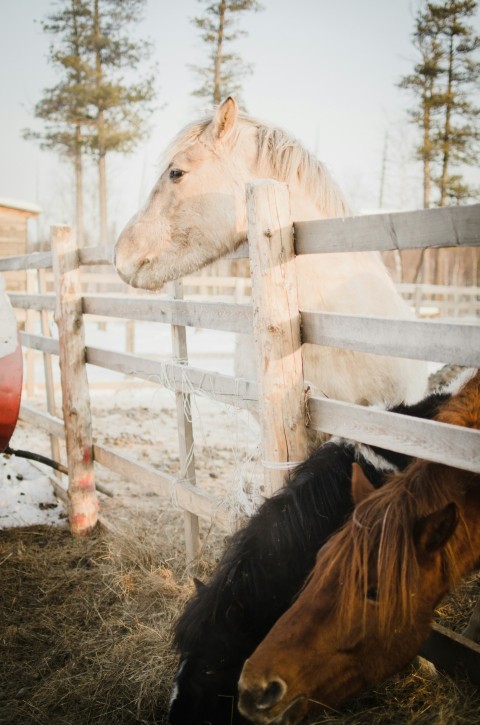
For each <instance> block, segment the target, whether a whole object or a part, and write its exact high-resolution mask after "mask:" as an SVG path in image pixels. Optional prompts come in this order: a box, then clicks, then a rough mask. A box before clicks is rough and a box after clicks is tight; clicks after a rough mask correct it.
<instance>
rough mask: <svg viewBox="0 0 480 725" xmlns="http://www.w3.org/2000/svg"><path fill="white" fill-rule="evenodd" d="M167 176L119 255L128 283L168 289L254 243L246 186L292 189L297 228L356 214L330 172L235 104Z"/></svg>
mask: <svg viewBox="0 0 480 725" xmlns="http://www.w3.org/2000/svg"><path fill="white" fill-rule="evenodd" d="M166 156H167V162H166V164H165V169H164V171H163V173H162V174H161V176H160V178H159V179H158V181H157V183H156V184H155V186H154V188H153V190H152V192H151V194H150V197H149V199H148V201H147V203H146V205H145V206H144V208H143V209H142V210H141V211H139V212H138V213H137V214H136V215H135V216H134V217H133V219H131V220H130V221H129V222H128V224H127V226H126V227H125V229H124V230H123V232H122V233H121V235H120V237H119V239H118V241H117V244H116V248H115V265H116V268H117V271H118V273H119V274H120V276H121V277H122V278H123V279H124V280H125V281H126V282H128V284H130V285H132V286H134V287H142V288H145V289H160V288H161V287H162V285H163V284H164V283H165V282H167V281H169V280H172V279H176V278H178V277H181V276H183V275H185V274H188V273H190V272H192V271H194V270H197V269H198V268H200V267H202V266H203V265H205V264H207V263H208V262H211V261H213V260H214V259H217V258H218V257H221V256H223V255H224V254H226V253H227V252H230V251H233V250H234V249H235V248H236V247H237V246H238V245H239V244H240V243H241V242H243V241H244V240H245V239H246V231H247V220H246V202H245V184H246V183H248V182H249V181H252V180H253V179H258V178H275V179H278V180H281V181H286V182H287V183H288V184H289V187H290V193H291V205H292V213H293V216H294V218H295V219H296V220H305V219H308V218H318V217H322V216H339V215H344V214H347V213H348V210H347V206H346V203H345V201H344V199H343V198H342V196H341V194H340V192H339V190H338V189H337V187H336V186H335V184H334V183H333V181H332V179H331V178H330V177H329V175H328V173H327V172H326V170H325V168H324V167H323V165H322V164H321V163H320V162H319V161H317V160H316V159H315V158H314V157H313V156H312V155H311V154H309V153H308V152H307V151H306V150H305V149H304V148H303V147H302V146H301V145H300V144H299V143H298V142H297V141H295V140H294V139H292V138H291V137H289V136H288V135H287V134H286V133H285V132H283V131H281V130H279V129H275V128H271V127H269V126H267V125H265V124H262V123H261V122H259V121H256V120H254V119H252V118H249V117H247V116H243V115H240V114H239V112H238V107H237V104H236V102H235V100H234V99H233V98H231V97H229V98H227V100H226V101H225V102H224V103H223V104H222V105H221V106H220V107H219V108H218V109H217V111H216V113H215V114H214V116H213V118H211V119H208V120H206V121H201V122H198V123H194V124H191V125H189V126H187V127H186V128H185V129H183V131H181V132H180V134H179V135H178V136H177V138H176V139H175V140H174V141H173V143H172V144H171V146H170V147H169V148H168V149H167V152H166Z"/></svg>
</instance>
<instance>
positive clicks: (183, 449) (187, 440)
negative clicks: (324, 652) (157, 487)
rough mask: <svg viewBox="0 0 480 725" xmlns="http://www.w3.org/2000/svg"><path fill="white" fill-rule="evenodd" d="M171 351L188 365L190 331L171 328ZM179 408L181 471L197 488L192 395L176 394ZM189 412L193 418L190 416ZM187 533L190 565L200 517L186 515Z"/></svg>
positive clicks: (179, 292) (176, 286) (179, 285)
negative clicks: (188, 335)
mask: <svg viewBox="0 0 480 725" xmlns="http://www.w3.org/2000/svg"><path fill="white" fill-rule="evenodd" d="M172 287H173V296H174V298H175V299H177V300H181V299H183V282H182V280H181V279H177V280H175V281H174V282H173V283H172ZM172 348H173V354H174V357H175V359H176V361H177V362H179V363H181V364H183V365H188V352H187V332H186V329H185V327H183V326H181V325H172ZM175 401H176V405H177V425H178V446H179V456H180V470H181V476H182V478H183V479H185V480H186V481H188V483H191V484H192V486H195V485H196V476H195V455H194V452H193V444H194V440H193V424H192V419H191V409H192V408H191V405H192V403H191V396H190V394H189V393H185V392H183V391H177V392H176V393H175ZM187 411H190V415H188V414H187ZM183 523H184V531H185V553H186V559H187V564H189V565H191V564H192V563H194V561H195V559H196V557H198V555H199V553H200V522H199V519H198V516H195V514H192V513H191V512H190V511H185V512H184V514H183Z"/></svg>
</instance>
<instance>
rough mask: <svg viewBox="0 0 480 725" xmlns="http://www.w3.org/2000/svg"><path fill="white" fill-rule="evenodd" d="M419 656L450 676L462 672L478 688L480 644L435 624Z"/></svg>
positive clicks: (479, 679)
mask: <svg viewBox="0 0 480 725" xmlns="http://www.w3.org/2000/svg"><path fill="white" fill-rule="evenodd" d="M420 654H421V655H422V657H426V658H427V659H428V660H430V661H431V662H433V664H434V665H435V666H436V667H438V668H440V669H442V670H445V671H446V672H449V673H450V674H452V675H454V674H458V670H462V671H463V674H466V675H467V677H468V679H469V680H470V681H471V682H473V683H474V684H475V685H479V686H480V644H477V643H476V642H473V641H472V640H471V639H467V638H466V637H462V635H461V634H457V633H456V632H452V631H451V630H449V629H447V628H446V627H442V625H441V624H436V623H435V624H434V625H433V627H432V633H431V634H430V637H429V638H428V640H427V641H426V642H425V644H424V645H423V647H422V649H421V650H420Z"/></svg>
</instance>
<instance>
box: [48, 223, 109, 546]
mask: <svg viewBox="0 0 480 725" xmlns="http://www.w3.org/2000/svg"><path fill="white" fill-rule="evenodd" d="M52 262H53V274H54V279H55V291H56V295H57V301H56V309H55V321H56V323H57V325H58V335H59V342H60V346H59V347H60V373H61V381H62V398H63V420H64V425H65V439H66V445H67V460H68V481H69V483H68V507H69V511H68V515H69V520H70V529H71V531H72V534H73V535H74V536H85V535H86V534H88V533H90V531H91V530H92V529H93V528H94V526H95V524H96V523H97V517H98V500H97V494H96V491H95V479H94V472H93V446H92V421H91V414H90V395H89V390H88V381H87V370H86V365H85V334H84V328H83V316H82V295H81V286H80V270H79V258H78V249H77V246H76V243H75V236H74V233H73V231H72V229H70V227H67V226H55V227H52Z"/></svg>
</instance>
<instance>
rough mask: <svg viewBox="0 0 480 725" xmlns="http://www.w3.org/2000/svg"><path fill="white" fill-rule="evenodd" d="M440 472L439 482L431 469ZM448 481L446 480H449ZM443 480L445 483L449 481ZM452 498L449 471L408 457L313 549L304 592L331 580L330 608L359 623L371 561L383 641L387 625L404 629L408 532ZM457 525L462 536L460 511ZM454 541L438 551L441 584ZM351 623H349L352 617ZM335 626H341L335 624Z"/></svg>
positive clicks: (410, 616)
mask: <svg viewBox="0 0 480 725" xmlns="http://www.w3.org/2000/svg"><path fill="white" fill-rule="evenodd" d="M439 471H440V472H441V480H439V476H438V473H439ZM450 479H451V481H450ZM449 481H450V483H451V485H449ZM458 498H459V486H458V483H457V480H456V476H455V475H454V469H450V468H448V467H446V466H436V465H435V464H431V463H428V462H427V461H422V460H416V461H414V462H413V463H411V464H410V465H409V466H408V467H407V468H406V469H405V471H403V472H401V473H396V474H393V475H392V479H391V481H390V482H389V483H388V484H387V485H386V486H384V487H383V488H380V489H378V490H377V491H375V492H374V493H372V494H371V495H370V496H369V497H368V498H367V499H366V500H365V501H364V502H363V503H361V504H360V505H359V506H357V508H356V509H355V512H354V515H353V516H352V518H351V519H350V520H349V521H348V522H347V523H346V524H345V526H344V527H343V529H341V530H340V531H339V532H338V533H337V534H336V535H335V536H334V537H332V539H331V540H330V543H329V545H328V546H327V547H325V548H324V549H323V550H321V552H320V554H319V557H318V559H317V564H316V567H315V570H314V574H313V576H312V578H313V579H314V582H315V588H314V590H312V595H313V596H316V595H317V592H320V591H321V590H327V591H328V590H329V588H330V586H331V583H332V581H335V582H339V583H340V585H339V586H338V592H337V594H336V599H335V612H336V616H338V620H337V621H338V622H339V623H352V621H353V616H354V615H355V614H356V615H358V603H359V600H360V602H361V607H362V610H363V616H362V619H363V626H364V627H365V625H366V621H367V614H368V606H369V586H370V585H369V580H370V578H371V574H372V563H373V565H374V573H375V574H376V580H377V581H376V585H377V601H376V604H375V607H376V610H375V611H376V621H377V626H378V630H379V633H380V634H381V636H382V638H383V639H384V640H385V642H387V643H388V641H389V637H390V636H393V634H394V631H395V629H398V628H401V627H403V626H411V625H412V624H413V622H414V621H415V615H416V611H417V601H416V597H415V596H412V592H415V590H416V589H418V581H419V577H420V566H419V563H418V558H417V551H416V546H415V539H414V536H413V529H414V525H415V523H416V522H417V521H418V520H419V518H420V517H422V516H425V515H428V514H429V513H431V512H432V511H435V510H437V509H440V508H443V507H444V506H446V505H447V504H448V503H450V502H451V501H452V499H453V500H455V499H457V500H458ZM459 518H460V521H459V525H458V530H460V529H461V530H462V534H461V537H460V538H462V539H463V540H464V539H465V538H468V536H469V531H468V527H467V526H466V523H465V520H464V517H463V515H462V512H461V511H460V517H459ZM458 551H459V548H458V543H457V545H455V542H453V543H452V542H451V541H450V542H448V543H447V544H446V545H445V546H444V547H443V549H442V550H441V552H440V554H439V555H440V557H441V565H440V566H441V572H442V577H443V580H444V583H445V586H451V585H452V584H453V583H454V582H456V581H458V579H459V576H460V574H459V571H460V569H459V564H461V562H460V561H459V553H458ZM356 621H357V620H356ZM342 626H343V625H342Z"/></svg>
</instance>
